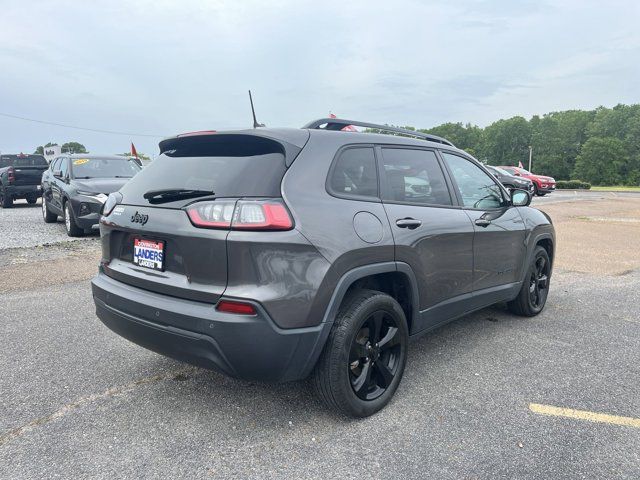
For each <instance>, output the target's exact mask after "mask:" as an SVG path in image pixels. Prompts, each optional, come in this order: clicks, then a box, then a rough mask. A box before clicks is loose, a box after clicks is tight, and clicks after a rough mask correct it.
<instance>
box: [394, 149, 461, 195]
mask: <svg viewBox="0 0 640 480" xmlns="http://www.w3.org/2000/svg"><path fill="white" fill-rule="evenodd" d="M382 158H383V164H384V174H385V177H386V180H387V192H386V193H385V195H384V199H385V200H388V201H392V202H393V201H395V202H408V203H418V204H424V205H451V204H452V202H451V195H450V194H449V189H448V188H447V184H446V182H445V180H444V174H443V173H442V169H441V168H440V165H439V164H438V159H437V158H436V154H435V153H434V152H432V151H431V150H417V149H408V148H383V149H382Z"/></svg>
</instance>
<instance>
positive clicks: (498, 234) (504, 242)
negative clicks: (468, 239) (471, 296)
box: [465, 207, 525, 290]
mask: <svg viewBox="0 0 640 480" xmlns="http://www.w3.org/2000/svg"><path fill="white" fill-rule="evenodd" d="M465 212H466V213H467V215H469V218H470V219H471V221H472V222H474V227H475V232H476V233H475V238H474V242H473V257H474V274H473V289H474V290H482V289H485V288H491V287H496V286H499V285H505V284H507V283H513V282H517V281H518V280H519V279H520V273H521V270H522V259H523V258H524V255H525V243H524V240H525V231H524V222H523V220H522V217H521V216H520V213H519V212H518V209H517V208H516V207H507V208H502V209H499V210H491V211H486V212H485V211H481V210H465ZM479 219H482V220H486V221H488V222H490V223H489V224H488V225H487V226H481V225H475V222H476V220H479ZM479 223H480V224H482V225H484V224H485V222H483V221H480V222H479Z"/></svg>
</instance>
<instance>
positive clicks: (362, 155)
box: [328, 147, 378, 198]
mask: <svg viewBox="0 0 640 480" xmlns="http://www.w3.org/2000/svg"><path fill="white" fill-rule="evenodd" d="M328 184H329V185H328V186H329V190H330V191H331V193H333V194H336V195H338V196H357V197H370V198H377V197H378V174H377V170H376V158H375V155H374V153H373V148H372V147H351V148H347V149H346V150H343V151H342V153H341V154H340V156H339V157H338V159H337V160H336V162H335V163H334V165H333V168H332V170H331V172H330V174H329V182H328Z"/></svg>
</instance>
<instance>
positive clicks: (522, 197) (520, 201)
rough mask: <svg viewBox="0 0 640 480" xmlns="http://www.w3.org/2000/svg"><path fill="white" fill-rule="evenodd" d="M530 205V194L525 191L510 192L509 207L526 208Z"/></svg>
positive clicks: (514, 190) (515, 190)
mask: <svg viewBox="0 0 640 480" xmlns="http://www.w3.org/2000/svg"><path fill="white" fill-rule="evenodd" d="M530 203H531V194H530V193H529V192H527V191H526V190H518V189H513V190H511V205H513V206H514V207H527V206H528V205H529V204H530Z"/></svg>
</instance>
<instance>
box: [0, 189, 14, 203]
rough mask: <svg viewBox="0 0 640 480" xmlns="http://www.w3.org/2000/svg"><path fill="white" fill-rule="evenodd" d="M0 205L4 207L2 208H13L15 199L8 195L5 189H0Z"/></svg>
mask: <svg viewBox="0 0 640 480" xmlns="http://www.w3.org/2000/svg"><path fill="white" fill-rule="evenodd" d="M0 205H2V208H11V207H13V198H11V197H10V196H9V195H7V194H6V192H5V190H4V188H3V189H0Z"/></svg>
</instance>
